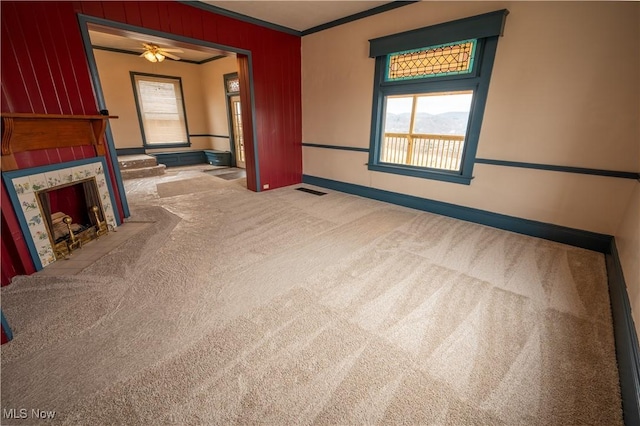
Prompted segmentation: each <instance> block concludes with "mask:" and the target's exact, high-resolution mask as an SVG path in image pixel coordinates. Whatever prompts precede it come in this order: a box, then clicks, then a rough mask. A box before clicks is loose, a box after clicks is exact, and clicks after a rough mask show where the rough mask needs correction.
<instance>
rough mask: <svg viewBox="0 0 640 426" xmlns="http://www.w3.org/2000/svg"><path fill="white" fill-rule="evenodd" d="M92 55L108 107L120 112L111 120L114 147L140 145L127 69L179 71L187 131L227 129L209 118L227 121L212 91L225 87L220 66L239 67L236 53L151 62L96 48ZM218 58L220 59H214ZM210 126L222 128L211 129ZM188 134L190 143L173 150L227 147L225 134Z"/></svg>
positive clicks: (175, 74)
mask: <svg viewBox="0 0 640 426" xmlns="http://www.w3.org/2000/svg"><path fill="white" fill-rule="evenodd" d="M94 55H95V58H96V64H97V67H98V74H99V76H100V84H101V85H102V91H103V93H104V97H105V101H106V104H107V108H108V109H109V113H110V114H111V115H117V116H118V117H119V118H118V119H114V120H109V123H110V125H111V130H112V132H113V138H114V143H115V146H116V148H117V149H121V148H141V147H142V146H143V143H142V133H141V131H140V124H139V121H138V113H137V110H136V104H135V100H134V95H133V86H132V84H131V76H130V74H129V72H130V71H134V72H142V73H148V74H157V75H165V76H171V77H180V78H181V79H182V90H183V97H184V103H185V110H186V118H187V125H188V127H189V134H190V135H197V134H219V135H227V134H228V129H225V128H223V127H220V126H218V125H217V124H216V125H215V126H213V127H212V123H221V122H225V123H226V120H227V109H226V104H225V99H224V98H220V96H218V95H215V94H214V92H215V90H214V88H215V87H216V86H217V87H218V89H217V90H222V91H224V84H223V81H222V71H224V70H228V69H232V70H231V71H228V72H234V70H235V69H237V66H235V64H236V59H235V57H230V58H224V59H219V60H215V61H212V62H208V63H205V64H202V65H197V64H191V63H188V62H181V61H171V60H168V59H167V60H165V61H163V62H161V63H152V62H149V61H147V60H145V59H144V58H140V57H137V56H135V55H127V54H122V53H115V52H108V51H104V50H97V49H96V50H94ZM216 62H222V63H223V64H221V65H217V64H216ZM234 66H235V68H234ZM225 72H227V71H225ZM223 95H224V92H223ZM214 128H215V129H216V130H217V131H218V132H221V133H217V132H216V133H214V132H212V129H214ZM190 139H191V147H189V148H175V149H174V148H171V151H186V150H197V149H220V150H223V151H228V150H229V142H228V139H224V138H213V137H208V136H207V137H191V138H190ZM157 151H167V149H166V148H165V149H148V150H147V152H157Z"/></svg>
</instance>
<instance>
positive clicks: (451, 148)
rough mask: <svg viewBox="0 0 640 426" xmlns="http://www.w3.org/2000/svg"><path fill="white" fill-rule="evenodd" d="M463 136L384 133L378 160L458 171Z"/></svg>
mask: <svg viewBox="0 0 640 426" xmlns="http://www.w3.org/2000/svg"><path fill="white" fill-rule="evenodd" d="M463 148H464V136H460V135H432V134H420V133H385V134H384V143H383V146H382V152H381V155H380V161H382V162H384V163H393V164H403V165H408V166H416V167H428V168H431V169H440V170H451V171H459V170H460V165H461V162H462V152H463V151H464V150H463Z"/></svg>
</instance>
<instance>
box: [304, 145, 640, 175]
mask: <svg viewBox="0 0 640 426" xmlns="http://www.w3.org/2000/svg"><path fill="white" fill-rule="evenodd" d="M302 146H309V147H313V148H325V149H337V150H342V151H359V152H369V148H359V147H355V146H338V145H324V144H317V143H306V142H303V143H302ZM475 163H476V164H488V165H491V166H504V167H516V168H522V169H535V170H546V171H552V172H564V173H576V174H582V175H594V176H605V177H615V178H621V179H634V180H638V181H640V173H636V172H623V171H619V170H604V169H589V168H586V167H572V166H556V165H553V164H540V163H523V162H520V161H507V160H492V159H488V158H476V161H475Z"/></svg>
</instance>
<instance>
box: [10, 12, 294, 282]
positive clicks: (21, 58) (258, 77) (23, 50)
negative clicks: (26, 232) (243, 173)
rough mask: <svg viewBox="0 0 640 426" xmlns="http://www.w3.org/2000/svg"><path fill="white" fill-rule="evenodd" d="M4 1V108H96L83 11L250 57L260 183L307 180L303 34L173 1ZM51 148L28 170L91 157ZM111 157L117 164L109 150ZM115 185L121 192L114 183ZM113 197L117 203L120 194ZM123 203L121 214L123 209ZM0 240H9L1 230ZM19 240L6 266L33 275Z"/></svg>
mask: <svg viewBox="0 0 640 426" xmlns="http://www.w3.org/2000/svg"><path fill="white" fill-rule="evenodd" d="M0 7H1V15H2V16H1V22H2V34H1V38H2V40H1V43H2V44H1V47H2V55H1V63H0V65H1V71H2V82H1V94H0V102H1V107H2V111H5V112H26V113H44V114H96V113H98V111H97V102H96V98H95V94H94V92H93V86H92V83H91V78H90V74H89V68H88V62H87V59H86V56H85V52H84V46H83V44H82V38H81V33H80V28H79V24H78V20H77V14H78V13H82V14H85V15H90V16H95V17H99V18H104V19H108V20H112V21H117V22H122V23H127V24H130V25H135V26H140V27H144V28H148V29H153V30H157V31H163V32H167V33H172V34H177V35H181V36H185V37H192V38H196V39H200V40H205V41H209V42H212V43H218V44H223V45H227V46H231V47H237V48H240V49H245V50H249V51H251V54H252V62H253V83H254V95H255V97H254V105H255V126H256V131H257V145H258V161H259V173H260V182H261V184H268V185H269V187H270V188H271V189H273V188H278V187H282V186H287V185H292V184H295V183H299V182H301V179H302V147H301V137H302V123H301V71H300V37H298V36H293V35H289V34H285V33H282V32H278V31H274V30H270V29H267V28H264V27H260V26H256V25H253V24H249V23H246V22H242V21H238V20H235V19H232V18H228V17H225V16H220V15H216V14H213V13H209V12H207V11H204V10H201V9H198V8H195V7H191V6H188V5H185V4H181V3H177V2H163V1H158V2H156V1H142V2H133V1H120V2H117V1H105V2H94V1H91V2H12V1H2V2H1V3H0ZM55 151H56V152H46V151H35V152H29V153H24V154H23V155H20V157H19V158H16V161H17V162H18V166H19V167H21V168H24V167H33V166H38V165H45V164H53V163H57V162H61V161H67V160H68V159H78V158H87V157H92V156H95V153H94V152H88V151H86V150H84V149H80V150H78V149H72V148H62V149H59V150H55ZM107 162H108V165H109V167H110V168H112V166H113V165H112V164H111V159H110V158H109V157H107ZM112 176H113V173H112ZM113 188H114V190H116V191H117V185H115V182H114V185H113ZM252 189H254V190H255V189H256V188H252ZM2 191H3V192H4V191H5V189H4V188H2ZM3 198H4V195H3ZM116 198H117V199H118V200H119V196H116ZM118 209H119V211H120V212H122V207H121V206H118ZM2 214H3V216H6V220H5V218H4V217H3V220H4V221H5V222H6V225H7V226H9V227H11V226H12V225H11V224H13V223H17V221H16V220H15V213H14V212H13V210H12V209H11V208H10V207H9V206H6V205H5V203H3V205H2ZM10 231H11V232H13V231H14V230H13V229H10ZM9 234H10V233H9ZM6 238H11V237H10V235H7V237H6ZM2 240H3V244H4V243H5V233H3V236H2ZM21 244H22V245H24V242H22V243H20V242H16V243H15V244H14V243H11V244H7V246H6V249H7V251H8V253H3V256H2V259H3V264H4V262H5V258H7V257H11V258H12V259H13V261H14V262H18V261H20V262H22V264H21V265H20V267H21V268H22V269H25V270H27V273H28V271H29V270H30V268H31V269H32V268H33V265H31V266H29V265H26V264H25V260H24V259H22V258H21V256H20V253H22V252H23V251H24V250H23V249H24V248H26V247H22V246H21ZM11 246H17V247H15V248H14V249H12V248H11ZM3 284H6V282H5V277H4V274H3Z"/></svg>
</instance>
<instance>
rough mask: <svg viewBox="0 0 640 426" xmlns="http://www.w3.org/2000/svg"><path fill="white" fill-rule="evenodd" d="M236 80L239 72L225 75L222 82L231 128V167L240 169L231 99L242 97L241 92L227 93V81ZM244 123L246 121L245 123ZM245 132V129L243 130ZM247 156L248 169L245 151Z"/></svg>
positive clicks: (228, 123) (245, 164)
mask: <svg viewBox="0 0 640 426" xmlns="http://www.w3.org/2000/svg"><path fill="white" fill-rule="evenodd" d="M234 78H239V76H238V72H237V71H236V72H230V73H227V74H223V75H222V80H223V83H224V95H225V104H226V108H227V125H228V126H229V142H230V143H229V146H230V148H231V165H232V166H233V167H238V162H237V161H236V158H237V153H236V140H235V138H236V137H235V134H234V132H233V129H234V127H233V111H232V109H231V97H232V96H240V92H235V93H230V92H229V91H227V81H228V80H231V79H234ZM243 123H244V121H243ZM242 130H243V131H244V129H242ZM244 155H245V162H244V166H245V168H246V167H247V152H246V151H245V153H244Z"/></svg>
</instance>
